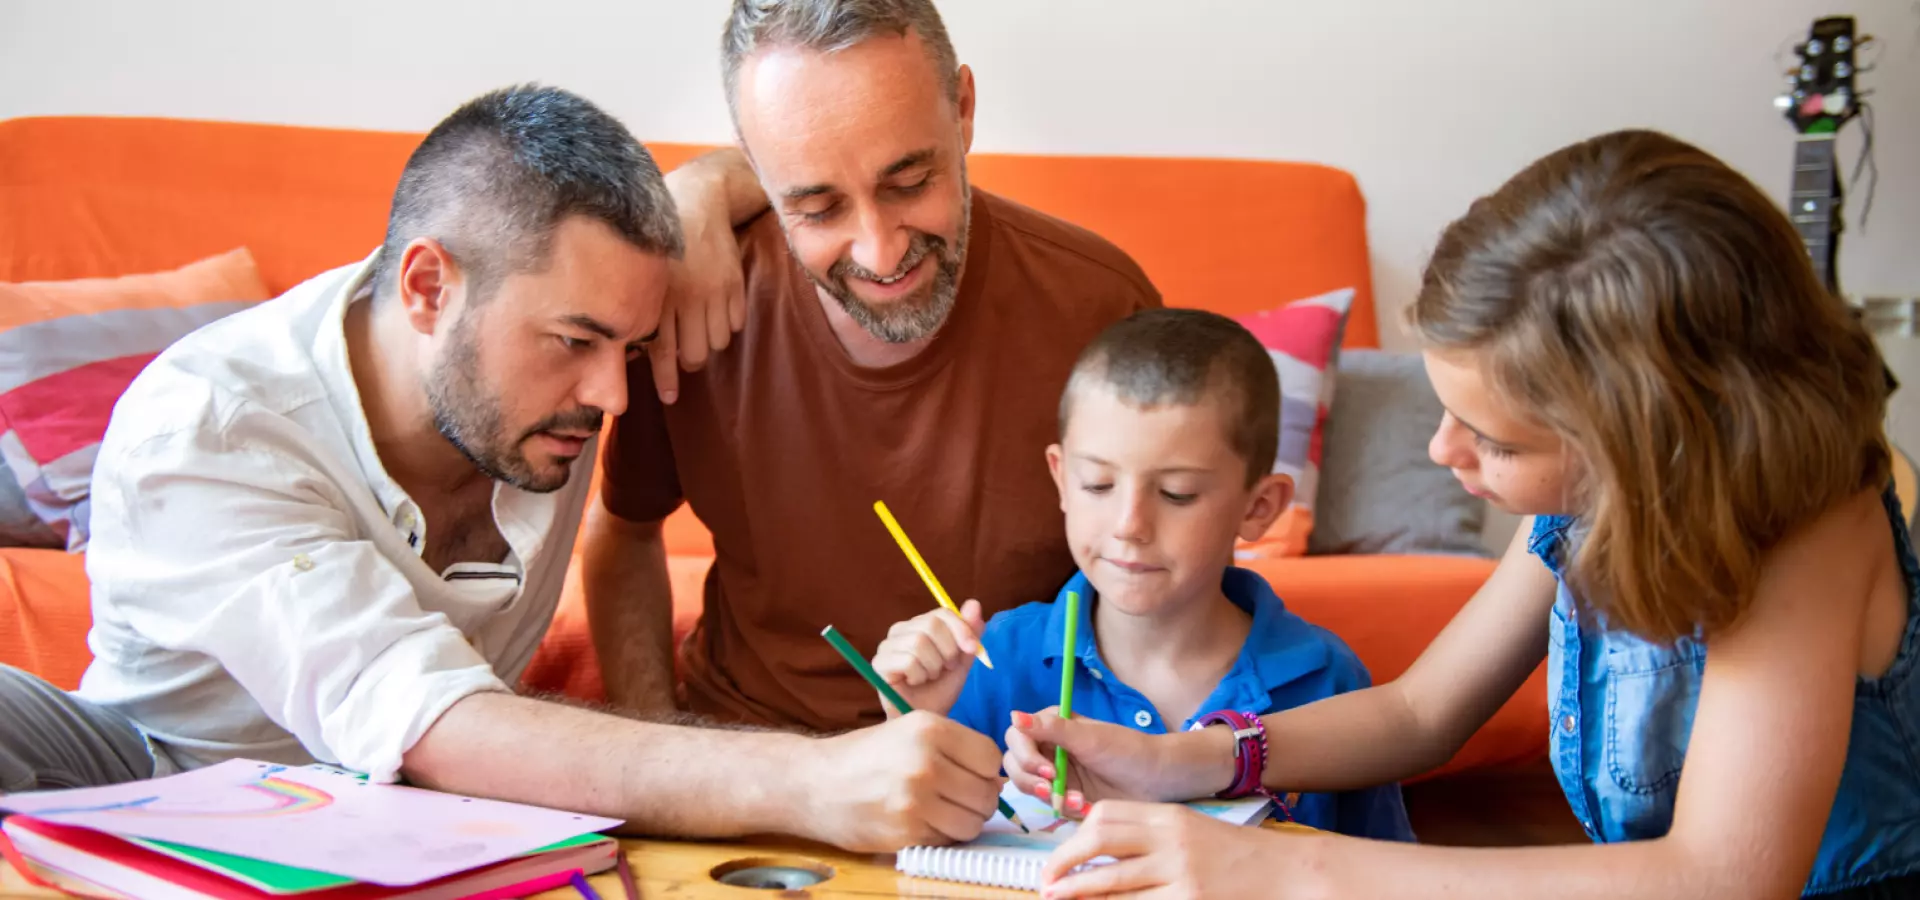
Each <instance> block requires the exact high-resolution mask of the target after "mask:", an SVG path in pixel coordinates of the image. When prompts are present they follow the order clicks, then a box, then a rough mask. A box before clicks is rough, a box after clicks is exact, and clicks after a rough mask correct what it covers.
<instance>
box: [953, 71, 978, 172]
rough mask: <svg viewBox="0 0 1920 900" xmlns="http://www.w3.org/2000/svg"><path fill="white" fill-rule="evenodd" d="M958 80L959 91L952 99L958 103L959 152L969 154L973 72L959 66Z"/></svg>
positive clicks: (971, 146)
mask: <svg viewBox="0 0 1920 900" xmlns="http://www.w3.org/2000/svg"><path fill="white" fill-rule="evenodd" d="M959 79H960V90H959V91H958V93H957V95H956V96H955V97H954V99H955V100H956V101H958V106H959V110H958V112H959V113H960V151H961V152H962V153H971V152H973V103H974V93H973V70H972V69H969V68H967V67H966V66H961V67H960V72H959Z"/></svg>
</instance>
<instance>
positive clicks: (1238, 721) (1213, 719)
mask: <svg viewBox="0 0 1920 900" xmlns="http://www.w3.org/2000/svg"><path fill="white" fill-rule="evenodd" d="M1210 725H1225V726H1227V727H1228V728H1230V729H1232V730H1233V781H1232V782H1230V783H1229V784H1228V785H1227V787H1226V789H1225V790H1223V791H1221V792H1220V793H1218V794H1216V795H1214V796H1217V797H1219V798H1220V799H1222V800H1236V799H1239V798H1241V797H1247V796H1251V795H1253V794H1259V795H1260V796H1263V797H1266V798H1268V799H1270V800H1272V801H1273V802H1274V804H1275V805H1276V806H1277V807H1279V811H1280V814H1281V816H1282V817H1284V818H1285V819H1287V820H1288V821H1292V820H1293V811H1292V810H1291V809H1289V808H1288V804H1287V802H1286V801H1284V800H1282V799H1281V798H1280V797H1278V796H1276V795H1274V793H1273V792H1271V791H1269V790H1267V788H1266V785H1264V784H1262V781H1263V780H1264V778H1265V776H1266V771H1267V753H1268V749H1267V723H1265V722H1262V721H1260V717H1259V716H1258V715H1256V714H1253V713H1243V712H1238V711H1236V710H1231V709H1222V710H1215V711H1214V712H1210V713H1207V714H1206V715H1203V716H1201V717H1200V718H1198V719H1195V720H1194V722H1193V728H1192V730H1193V731H1199V730H1200V729H1202V728H1206V727H1208V726H1210Z"/></svg>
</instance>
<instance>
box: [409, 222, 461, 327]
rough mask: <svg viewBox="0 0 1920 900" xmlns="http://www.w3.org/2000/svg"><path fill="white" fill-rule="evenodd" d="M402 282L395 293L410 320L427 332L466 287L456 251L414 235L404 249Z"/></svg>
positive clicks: (432, 240)
mask: <svg viewBox="0 0 1920 900" xmlns="http://www.w3.org/2000/svg"><path fill="white" fill-rule="evenodd" d="M396 277H397V278H399V279H400V283H399V284H398V285H396V286H395V287H396V288H397V290H396V291H395V294H396V295H397V296H398V297H399V298H400V305H401V307H402V308H404V309H405V310H406V314H407V322H408V323H409V324H411V325H412V326H413V330H414V331H417V332H419V333H420V334H423V335H428V334H433V333H434V331H435V330H436V329H437V328H439V326H440V324H441V320H442V317H443V316H445V315H447V314H448V313H449V312H450V311H451V310H452V308H453V306H454V305H455V303H456V300H457V299H458V298H460V297H461V296H463V295H464V294H465V291H466V278H465V276H464V274H463V273H462V272H461V270H460V263H458V262H457V261H455V260H454V258H453V254H451V253H448V252H447V248H446V247H445V246H443V245H442V244H441V243H440V242H439V241H436V240H434V239H433V238H426V237H420V238H414V239H413V240H411V241H408V242H407V246H406V249H404V250H401V251H400V266H399V273H398V274H397V275H396Z"/></svg>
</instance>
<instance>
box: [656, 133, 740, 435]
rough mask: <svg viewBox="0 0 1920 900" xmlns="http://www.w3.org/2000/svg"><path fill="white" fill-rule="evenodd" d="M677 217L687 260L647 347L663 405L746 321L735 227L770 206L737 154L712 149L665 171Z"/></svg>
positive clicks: (675, 271) (677, 265)
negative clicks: (683, 375) (682, 374)
mask: <svg viewBox="0 0 1920 900" xmlns="http://www.w3.org/2000/svg"><path fill="white" fill-rule="evenodd" d="M666 182H667V190H668V191H669V192H670V193H672V194H673V202H674V206H675V207H676V208H677V209H678V210H679V212H680V229H681V232H682V233H683V234H684V236H685V238H686V244H687V252H686V257H685V258H684V259H681V260H676V261H675V262H674V264H673V266H672V268H671V273H672V274H671V277H672V281H671V282H670V283H669V284H668V286H667V307H666V309H665V310H663V311H662V312H661V316H660V330H659V332H658V333H657V334H655V336H654V339H653V342H652V343H651V344H649V345H648V347H647V358H648V361H649V362H651V363H652V365H653V385H654V389H655V390H656V391H657V392H658V393H659V395H660V402H662V403H672V402H673V401H674V400H676V399H678V398H679V396H680V369H682V368H684V369H686V370H687V371H689V372H698V371H700V370H701V369H702V368H704V367H705V366H706V364H707V359H708V357H709V356H711V355H712V354H714V353H718V352H720V351H722V350H725V349H726V348H727V346H728V345H729V344H731V343H733V334H734V332H736V331H739V330H740V329H741V328H744V327H745V326H746V324H747V295H746V276H745V273H744V272H743V271H742V267H741V262H740V242H739V240H738V239H737V238H736V237H735V236H734V228H735V227H737V226H739V225H741V224H744V223H745V222H747V221H750V220H752V219H753V217H754V216H757V215H759V214H760V212H761V211H763V210H765V209H766V208H767V198H766V195H765V194H764V193H762V192H761V190H760V184H759V182H758V181H757V180H755V178H754V176H753V169H752V167H750V166H748V165H747V162H746V157H745V156H744V155H743V154H741V153H740V151H738V150H732V149H727V150H716V151H714V152H712V153H709V154H707V155H705V156H702V157H700V158H698V159H694V160H690V161H688V162H687V163H686V164H685V165H682V166H680V167H679V168H677V169H675V170H673V171H672V172H669V173H667V176H666Z"/></svg>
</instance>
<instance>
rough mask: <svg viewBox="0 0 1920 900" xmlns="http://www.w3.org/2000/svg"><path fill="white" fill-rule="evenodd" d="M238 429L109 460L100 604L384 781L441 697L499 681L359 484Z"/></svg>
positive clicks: (330, 753) (97, 580)
mask: <svg viewBox="0 0 1920 900" xmlns="http://www.w3.org/2000/svg"><path fill="white" fill-rule="evenodd" d="M239 431H240V436H235V433H234V431H233V430H226V429H222V430H212V429H188V430H183V431H179V432H174V433H170V434H164V435H159V436H155V437H152V438H149V439H147V440H144V441H142V442H140V443H138V444H135V445H132V446H129V447H126V448H125V450H124V451H122V452H118V453H115V454H114V456H113V458H112V459H111V460H108V459H103V460H102V469H101V471H100V472H99V473H97V476H96V479H95V485H94V493H95V506H94V515H95V540H94V544H93V546H92V548H91V550H90V551H89V560H88V572H89V575H90V576H91V578H92V579H93V581H94V597H95V602H96V611H97V612H98V613H99V614H101V615H105V616H113V617H117V618H118V619H119V620H120V621H122V622H124V623H125V625H126V626H128V627H130V628H131V629H133V630H134V631H137V632H138V633H139V634H140V635H142V637H143V638H145V639H146V640H148V641H150V642H152V643H153V644H155V645H158V646H160V647H164V648H166V649H170V650H175V651H181V652H190V653H199V654H204V655H205V656H207V657H209V658H210V659H212V660H214V661H216V662H217V663H218V664H219V665H220V666H222V667H223V668H224V669H225V670H226V671H227V672H228V673H229V674H230V675H231V677H232V678H233V679H234V681H235V682H237V683H238V684H239V685H240V686H241V687H242V688H243V689H244V690H245V691H246V692H247V693H248V694H250V695H251V696H252V698H253V699H254V701H255V702H257V703H258V704H259V706H260V707H261V709H262V711H263V712H264V713H265V714H266V716H267V717H268V718H269V719H271V720H272V721H273V722H274V723H275V724H277V725H279V726H280V727H282V728H284V729H286V730H287V731H288V732H289V733H291V734H292V735H293V736H294V737H295V738H296V739H297V740H299V741H300V743H301V744H302V745H303V746H304V747H305V748H306V749H307V751H308V752H309V753H311V754H312V755H313V756H314V757H315V758H316V759H321V760H326V761H331V762H335V763H338V764H339V765H342V766H345V767H348V768H351V769H355V770H358V771H362V772H366V773H368V775H369V776H370V777H372V778H373V779H376V780H379V781H392V780H394V779H395V778H396V777H397V775H398V772H399V769H400V762H401V757H402V755H403V754H404V753H405V752H406V751H407V750H408V749H409V748H410V747H412V746H413V744H414V743H415V742H416V741H418V740H419V739H420V737H421V735H423V734H425V733H426V731H427V729H428V728H430V727H431V726H432V724H433V723H434V722H435V721H436V720H437V719H438V718H439V716H440V715H441V714H442V713H444V712H445V711H446V710H447V708H448V707H450V706H452V705H453V704H454V703H455V702H457V701H459V700H460V699H461V698H463V697H466V696H468V695H471V694H473V693H476V692H481V691H504V690H507V686H506V685H505V683H503V682H502V681H501V679H500V678H499V677H498V676H497V675H496V674H495V673H494V671H493V669H492V667H491V666H490V665H489V664H488V662H487V660H486V659H484V658H483V657H482V656H481V655H480V653H479V652H477V651H476V650H475V649H474V647H473V646H472V645H471V644H470V643H469V642H468V640H467V638H466V636H465V635H464V634H462V633H461V632H460V630H459V629H458V628H456V627H455V626H454V625H453V624H452V623H451V622H450V621H449V620H448V619H447V617H446V616H445V615H444V614H442V613H438V612H427V611H425V610H423V609H422V608H421V606H420V604H419V602H418V601H417V599H416V596H415V592H414V590H413V588H412V586H411V585H410V584H409V582H408V580H407V577H406V575H405V574H404V573H403V572H402V571H401V570H400V569H399V568H398V564H397V563H396V562H395V561H394V560H391V559H389V558H387V557H386V556H384V555H382V553H381V552H380V551H379V549H378V548H377V547H376V546H375V545H374V543H373V542H372V541H371V540H369V539H368V537H367V535H365V534H361V533H358V531H359V529H358V526H357V525H356V522H355V519H354V517H353V515H352V514H351V512H350V509H351V507H350V506H349V501H348V497H347V492H348V491H355V490H361V491H363V490H365V488H364V487H363V486H360V485H351V484H349V485H342V484H340V483H337V482H336V481H334V480H332V479H331V478H329V477H327V476H326V475H325V474H324V472H323V470H322V467H321V466H320V465H318V464H317V463H316V462H315V461H314V460H312V459H303V458H302V457H301V453H300V450H299V449H298V447H297V446H286V445H283V444H282V443H280V442H275V441H258V440H251V439H250V438H251V437H254V436H253V435H248V434H247V433H246V430H245V429H240V430H239ZM103 517H105V518H107V519H108V520H109V521H102V518H103Z"/></svg>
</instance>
